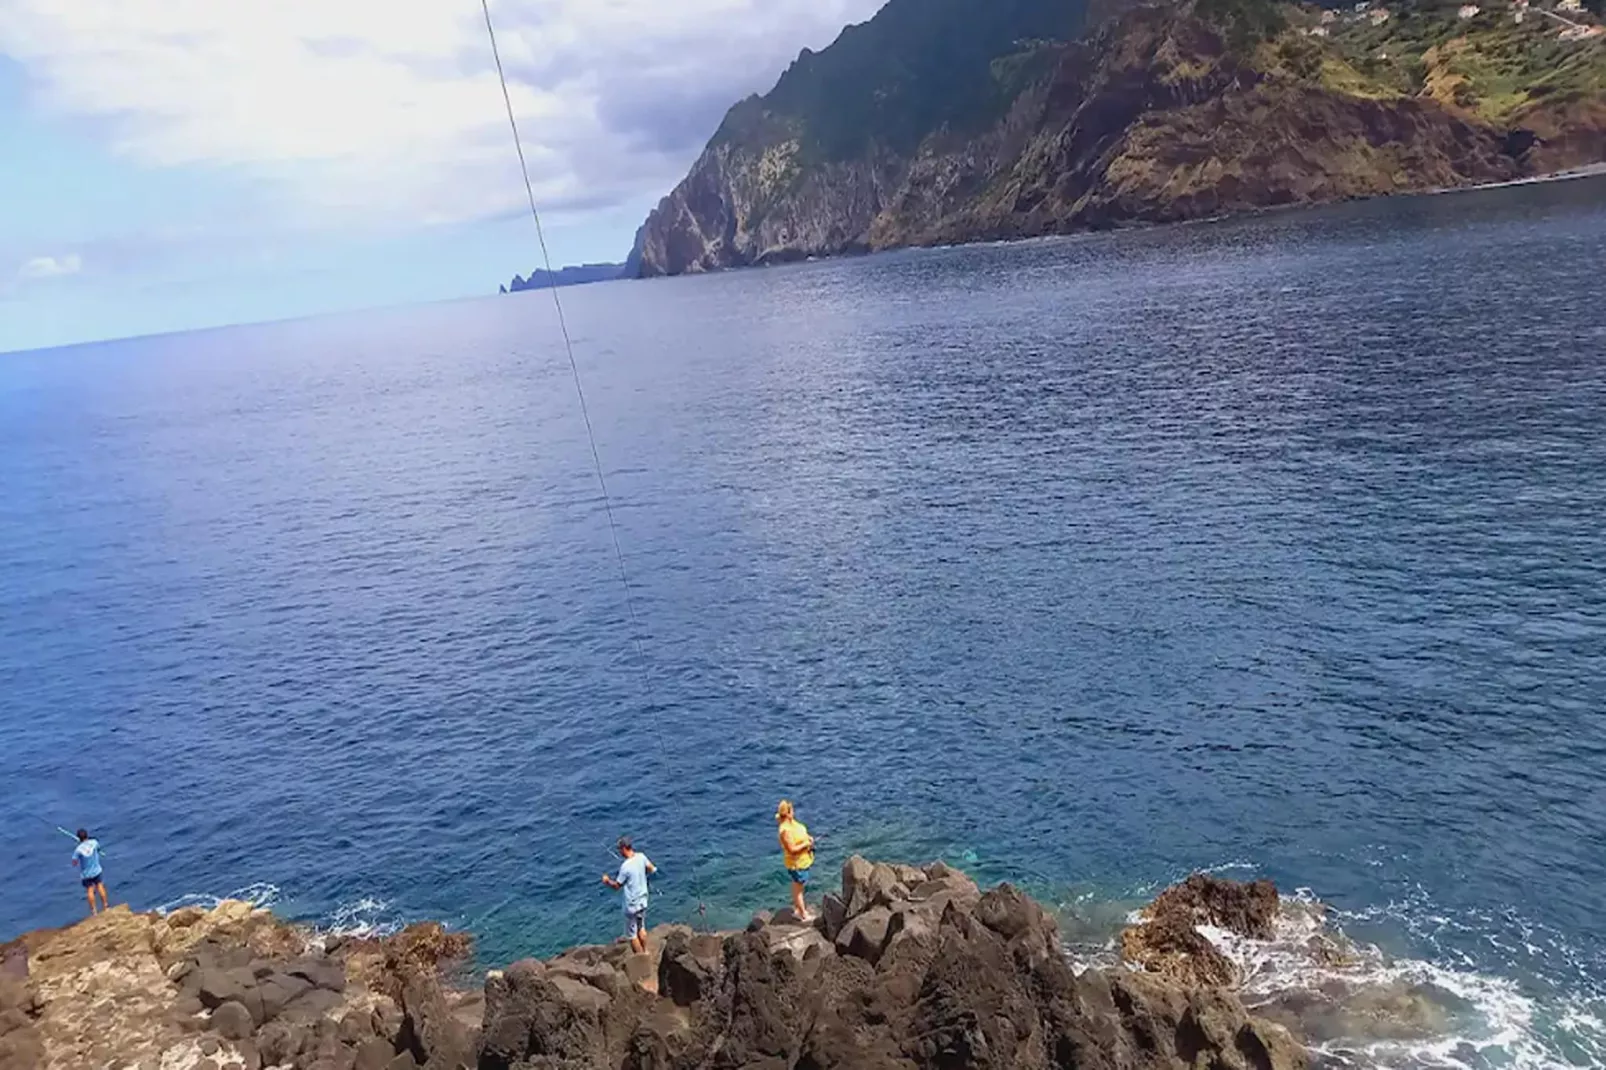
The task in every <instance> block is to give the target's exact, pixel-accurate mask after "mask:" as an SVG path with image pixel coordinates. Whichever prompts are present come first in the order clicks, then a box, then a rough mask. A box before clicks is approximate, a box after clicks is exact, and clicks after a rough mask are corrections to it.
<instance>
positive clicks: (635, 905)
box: [602, 836, 658, 955]
mask: <svg viewBox="0 0 1606 1070" xmlns="http://www.w3.org/2000/svg"><path fill="white" fill-rule="evenodd" d="M619 857H620V858H622V859H623V860H624V861H622V862H620V863H619V874H618V875H617V876H613V877H610V876H608V874H606V873H604V874H603V875H602V883H603V884H606V885H607V886H608V887H610V888H617V889H619V890H620V891H622V892H624V901H625V936H626V937H627V938H629V940H630V946H631V947H633V948H635V949H636V954H638V955H645V954H646V953H647V875H648V874H649V873H657V872H658V867H657V866H654V865H653V864H652V862H650V861H649V860H648V859H647V856H646V855H644V854H641V853H639V852H637V851H636V849H635V847H634V846H633V845H632V844H631V842H630V837H629V836H621V837H619Z"/></svg>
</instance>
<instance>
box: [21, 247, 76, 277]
mask: <svg viewBox="0 0 1606 1070" xmlns="http://www.w3.org/2000/svg"><path fill="white" fill-rule="evenodd" d="M83 266H84V262H83V259H82V258H81V257H79V255H78V254H77V253H67V254H66V255H65V256H36V257H34V258H33V259H32V260H25V261H23V263H22V266H21V267H20V268H18V269H17V278H18V279H21V280H23V281H33V280H37V279H56V278H60V277H61V276H63V275H76V274H78V272H79V271H81V270H82V269H83Z"/></svg>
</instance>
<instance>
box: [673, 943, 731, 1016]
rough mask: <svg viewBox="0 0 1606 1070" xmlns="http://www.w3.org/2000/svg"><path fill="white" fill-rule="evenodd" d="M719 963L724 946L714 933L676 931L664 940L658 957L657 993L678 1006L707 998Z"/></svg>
mask: <svg viewBox="0 0 1606 1070" xmlns="http://www.w3.org/2000/svg"><path fill="white" fill-rule="evenodd" d="M723 964H724V947H723V945H722V943H721V942H720V939H719V938H718V937H716V936H693V935H690V934H684V933H677V934H675V935H673V936H671V937H670V938H669V939H668V940H667V941H665V943H664V946H663V954H662V956H661V957H660V958H659V960H658V993H659V994H660V995H662V996H664V997H666V998H668V999H670V1000H672V1001H674V1003H675V1004H676V1005H677V1006H681V1007H690V1006H691V1005H692V1004H694V1003H697V1002H698V1001H700V1000H704V999H709V998H711V997H712V996H713V994H714V991H715V988H716V987H717V985H718V983H719V976H720V972H721V970H722V967H723Z"/></svg>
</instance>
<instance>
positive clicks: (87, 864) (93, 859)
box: [72, 840, 100, 880]
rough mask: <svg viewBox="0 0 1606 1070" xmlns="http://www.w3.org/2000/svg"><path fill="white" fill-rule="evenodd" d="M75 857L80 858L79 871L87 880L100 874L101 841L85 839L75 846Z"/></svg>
mask: <svg viewBox="0 0 1606 1070" xmlns="http://www.w3.org/2000/svg"><path fill="white" fill-rule="evenodd" d="M72 855H73V857H74V858H76V859H78V872H79V873H80V874H82V875H83V878H84V879H85V880H88V879H89V878H90V877H98V876H100V841H99V840H84V841H83V842H82V843H80V844H79V845H78V846H77V847H75V848H73V853H72Z"/></svg>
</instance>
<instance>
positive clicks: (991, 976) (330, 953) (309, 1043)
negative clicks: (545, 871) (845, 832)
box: [0, 858, 1306, 1070]
mask: <svg viewBox="0 0 1606 1070" xmlns="http://www.w3.org/2000/svg"><path fill="white" fill-rule="evenodd" d="M1197 880H1199V881H1202V882H1204V883H1202V884H1200V885H1199V886H1198V887H1197V888H1194V887H1192V886H1191V885H1188V886H1182V887H1181V888H1179V889H1178V890H1175V891H1173V892H1172V893H1168V895H1170V896H1171V897H1172V898H1171V900H1170V901H1167V900H1165V898H1164V897H1162V901H1161V902H1159V903H1157V904H1156V909H1155V911H1154V913H1153V917H1152V918H1151V919H1150V920H1147V921H1145V922H1144V923H1142V924H1140V925H1139V926H1137V927H1136V930H1135V935H1133V936H1132V938H1131V939H1130V940H1129V941H1128V942H1129V943H1130V944H1131V946H1132V949H1133V955H1134V961H1135V963H1136V964H1137V965H1138V966H1139V967H1140V968H1139V969H1135V970H1134V969H1128V968H1124V967H1115V968H1111V969H1106V970H1086V971H1084V972H1082V973H1081V974H1078V973H1076V971H1075V970H1073V968H1072V966H1071V964H1070V962H1069V960H1068V958H1067V956H1066V954H1065V952H1064V949H1063V947H1062V946H1061V944H1060V940H1059V936H1058V931H1057V927H1056V924H1055V922H1054V920H1053V919H1052V917H1050V915H1049V914H1047V913H1046V912H1045V911H1044V910H1043V909H1042V908H1041V907H1039V906H1038V905H1037V904H1036V903H1035V902H1033V901H1032V900H1031V899H1029V898H1027V897H1026V896H1024V895H1022V894H1021V893H1020V892H1019V891H1017V890H1015V889H1014V888H1012V887H1010V886H1008V885H1001V886H999V887H997V888H994V889H992V890H989V891H985V892H984V891H982V890H981V889H979V888H978V887H977V886H976V885H975V884H974V883H973V882H972V881H971V880H970V879H969V878H968V877H967V876H965V875H964V874H963V873H960V872H958V871H956V870H953V869H950V868H948V867H947V866H944V865H942V864H941V863H937V864H935V865H932V866H927V867H924V868H916V867H912V866H894V865H883V864H874V865H872V864H871V863H869V862H865V861H863V860H862V859H858V858H855V859H852V860H850V861H849V862H848V863H847V864H846V865H845V866H844V867H843V880H842V890H841V894H840V895H832V896H828V897H827V898H826V900H825V902H824V908H823V910H822V915H823V916H822V918H821V920H820V921H819V922H818V923H816V924H813V925H800V924H797V923H796V922H795V920H794V919H790V918H789V917H787V916H786V915H785V914H784V913H783V914H782V915H780V916H776V917H774V918H771V917H769V916H767V915H760V916H759V917H756V918H755V919H754V921H753V924H752V925H751V926H750V927H749V928H748V930H747V931H746V932H741V933H725V934H699V933H694V932H692V931H691V930H690V929H686V928H684V927H679V926H665V927H661V928H659V929H657V930H654V932H653V933H652V934H651V944H650V946H651V953H650V954H649V955H644V956H635V955H632V954H630V952H629V949H628V947H627V946H625V945H623V944H615V945H613V946H611V947H590V948H576V949H573V950H571V951H568V952H565V953H564V954H562V955H559V956H557V957H556V958H554V959H551V960H549V961H546V962H535V961H525V962H519V963H515V964H514V965H512V966H510V967H508V968H507V969H506V970H505V971H492V972H491V973H490V974H489V975H488V976H487V977H486V978H485V981H484V985H483V990H481V989H480V988H479V987H478V986H477V985H470V984H466V983H463V984H459V985H454V984H453V983H452V982H453V979H454V978H459V979H461V978H464V977H465V976H466V975H463V974H461V973H454V972H453V964H454V963H460V962H461V960H462V959H463V958H464V957H465V956H466V955H467V953H468V950H469V945H468V942H467V939H466V938H465V937H463V936H461V935H454V934H448V933H446V932H444V931H443V930H442V929H441V928H440V927H439V926H437V925H420V926H414V927H412V928H409V929H408V930H406V931H404V932H403V933H401V934H400V935H398V936H395V937H392V938H390V939H387V940H383V941H372V940H349V941H343V940H340V939H339V938H333V939H328V940H325V939H321V938H318V937H315V936H313V935H312V934H310V933H307V932H304V931H302V930H300V929H297V928H295V927H293V926H290V925H286V924H284V923H282V922H280V921H278V920H277V919H275V918H273V917H272V915H270V914H267V913H266V912H263V911H253V910H252V909H251V908H250V907H249V906H247V905H246V904H241V903H225V904H223V905H221V906H220V907H218V908H217V909H216V910H213V911H209V912H206V911H201V910H197V909H190V910H185V911H179V912H177V913H175V914H173V915H171V916H169V917H159V916H156V915H135V914H131V913H129V912H128V911H127V910H126V909H116V910H113V911H110V912H108V913H105V914H102V915H101V916H99V917H97V918H93V919H90V920H87V921H85V922H82V923H80V924H79V925H76V926H73V927H71V928H69V929H65V930H60V931H55V932H41V933H33V934H30V935H28V936H26V937H24V938H22V939H21V940H18V941H14V942H13V943H11V944H8V945H5V946H4V947H3V948H0V962H3V964H4V965H3V968H0V1068H3V1070H79V1068H90V1067H94V1068H116V1070H124V1068H143V1067H161V1068H163V1070H263V1068H266V1067H283V1068H290V1070H418V1068H420V1067H423V1068H427V1070H459V1068H468V1067H477V1068H480V1070H537V1068H543V1070H544V1068H557V1067H568V1068H573V1070H585V1068H596V1070H612V1068H627V1070H649V1068H659V1070H693V1068H709V1070H714V1068H736V1067H753V1068H755V1070H756V1068H763V1070H780V1068H783V1067H784V1068H793V1070H800V1068H811V1070H812V1068H819V1070H824V1068H828V1067H839V1068H844V1070H845V1068H866V1070H878V1068H879V1070H928V1068H929V1070H949V1068H954V1070H957V1068H965V1067H975V1068H997V1070H1014V1068H1021V1070H1031V1068H1041V1070H1046V1068H1048V1067H1067V1068H1068V1067H1078V1068H1102V1067H1107V1068H1111V1070H1114V1068H1116V1067H1120V1068H1123V1070H1162V1068H1165V1070H1170V1068H1173V1067H1180V1066H1195V1067H1198V1066H1210V1067H1217V1068H1221V1070H1299V1068H1302V1067H1304V1066H1305V1064H1306V1053H1305V1050H1304V1048H1303V1047H1302V1046H1301V1044H1300V1043H1299V1042H1298V1041H1297V1040H1296V1039H1295V1038H1294V1035H1293V1033H1292V1032H1291V1031H1290V1030H1289V1029H1287V1028H1284V1027H1283V1026H1281V1025H1275V1024H1272V1023H1271V1022H1270V1021H1267V1020H1264V1019H1261V1018H1257V1017H1255V1016H1254V1015H1252V1014H1250V1013H1249V1012H1248V1011H1246V1010H1245V1009H1244V1005H1243V1003H1242V1002H1240V1000H1239V998H1238V996H1237V995H1235V994H1234V992H1233V991H1232V990H1231V987H1230V985H1231V983H1233V981H1234V977H1233V976H1232V974H1231V969H1230V967H1229V968H1228V969H1227V972H1226V973H1220V971H1221V969H1222V968H1221V967H1220V966H1219V964H1215V965H1208V964H1207V965H1206V966H1203V967H1201V969H1203V970H1204V971H1205V972H1209V971H1211V970H1214V971H1216V972H1217V973H1218V974H1219V977H1218V978H1217V979H1216V980H1211V981H1208V982H1207V981H1202V980H1201V979H1200V978H1199V977H1196V976H1194V975H1193V972H1192V971H1191V967H1188V966H1187V965H1186V963H1187V961H1188V956H1187V955H1186V954H1179V953H1178V952H1177V949H1176V948H1175V947H1173V946H1172V944H1173V943H1174V942H1175V941H1177V940H1179V939H1186V937H1184V936H1182V935H1181V934H1183V933H1185V932H1186V933H1193V934H1194V936H1195V937H1196V936H1197V933H1196V932H1195V931H1194V929H1193V926H1194V925H1195V924H1200V923H1204V922H1209V923H1211V924H1214V925H1217V926H1222V927H1224V928H1226V929H1229V930H1233V931H1237V930H1239V929H1241V930H1243V932H1244V934H1245V935H1246V936H1248V935H1253V934H1254V933H1256V932H1259V933H1262V934H1264V933H1265V932H1269V929H1268V928H1267V926H1269V924H1270V921H1269V918H1270V915H1269V914H1268V913H1267V912H1268V911H1270V912H1275V911H1276V909H1277V895H1276V891H1275V889H1272V888H1271V887H1270V886H1269V885H1251V886H1243V885H1233V884H1231V883H1230V882H1223V881H1216V880H1214V879H1213V878H1197ZM1205 953H1206V954H1209V952H1208V951H1207V952H1205ZM1156 956H1157V957H1156ZM1296 1027H1297V1023H1296Z"/></svg>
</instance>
